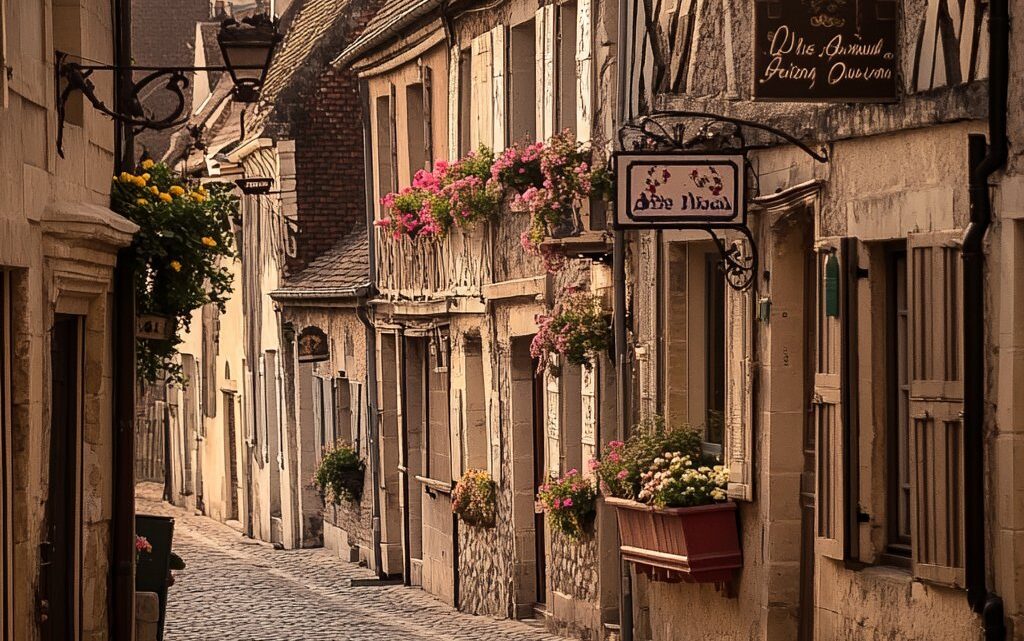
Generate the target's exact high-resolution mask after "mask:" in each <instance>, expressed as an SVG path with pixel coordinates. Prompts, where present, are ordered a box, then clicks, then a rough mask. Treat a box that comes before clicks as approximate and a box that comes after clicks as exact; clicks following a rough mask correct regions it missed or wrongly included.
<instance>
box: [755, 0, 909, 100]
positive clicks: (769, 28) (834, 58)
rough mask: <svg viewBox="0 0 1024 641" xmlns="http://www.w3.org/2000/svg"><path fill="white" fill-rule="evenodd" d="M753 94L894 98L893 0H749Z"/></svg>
mask: <svg viewBox="0 0 1024 641" xmlns="http://www.w3.org/2000/svg"><path fill="white" fill-rule="evenodd" d="M756 7H757V8H756V16H755V22H754V98H755V99H760V100H794V101H808V102H821V101H827V102H891V101H893V100H896V96H897V93H896V80H897V56H896V47H897V43H896V30H897V20H896V18H897V12H898V7H897V4H896V0H757V2H756Z"/></svg>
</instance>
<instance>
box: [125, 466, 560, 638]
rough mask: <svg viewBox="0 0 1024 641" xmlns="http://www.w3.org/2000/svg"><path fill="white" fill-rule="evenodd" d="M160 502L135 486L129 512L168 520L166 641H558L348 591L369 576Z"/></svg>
mask: <svg viewBox="0 0 1024 641" xmlns="http://www.w3.org/2000/svg"><path fill="white" fill-rule="evenodd" d="M159 497H160V488H159V486H146V485H143V486H140V488H139V492H138V507H137V510H138V512H139V513H140V514H160V515H166V516H173V517H174V519H175V523H174V549H175V551H176V552H177V553H178V554H180V555H181V556H182V558H184V559H185V562H186V564H187V568H186V569H185V570H184V571H181V572H178V573H176V582H175V584H174V586H172V587H171V588H170V590H169V594H168V604H167V623H166V629H165V635H164V637H165V641H257V640H258V641H271V640H273V641H285V640H287V641H307V640H309V641H326V640H330V641H335V640H337V641H370V640H373V641H377V640H380V641H406V640H409V641H420V640H422V641H442V640H452V641H455V640H457V641H562V640H561V638H560V637H556V636H552V635H550V634H547V633H545V632H544V631H543V630H542V629H539V628H535V627H531V626H529V625H526V624H524V623H520V622H516V621H499V620H494V619H490V618H487V617H477V616H472V615H468V614H462V613H460V612H456V611H454V610H453V609H451V608H450V607H448V606H446V605H444V604H442V603H440V602H438V601H436V600H435V599H433V598H432V597H430V596H429V595H427V594H426V593H425V592H422V591H421V590H418V589H415V588H407V587H404V586H384V587H351V586H350V585H349V580H350V579H353V578H373V576H374V575H373V573H372V572H370V571H369V570H367V569H366V568H362V567H359V566H357V565H354V564H352V563H348V562H345V561H342V560H341V559H340V558H338V557H336V556H334V555H333V554H331V553H330V552H328V551H326V550H323V549H313V550H275V549H273V548H272V547H271V546H269V545H266V544H262V543H257V542H255V541H252V540H250V539H246V538H244V537H242V536H241V535H240V534H239V533H238V532H237V531H235V530H233V529H231V528H230V527H228V526H226V525H223V524H221V523H218V522H216V521H213V520H212V519H209V518H206V517H203V516H195V515H193V514H191V513H188V512H186V511H185V510H182V509H179V508H176V507H174V506H171V505H168V504H166V503H162V502H161V501H160V500H159Z"/></svg>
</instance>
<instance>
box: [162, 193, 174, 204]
mask: <svg viewBox="0 0 1024 641" xmlns="http://www.w3.org/2000/svg"><path fill="white" fill-rule="evenodd" d="M160 200H162V201H164V202H165V203H169V202H171V201H172V200H173V198H171V195H170V194H160Z"/></svg>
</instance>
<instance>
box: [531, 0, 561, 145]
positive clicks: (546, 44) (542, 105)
mask: <svg viewBox="0 0 1024 641" xmlns="http://www.w3.org/2000/svg"><path fill="white" fill-rule="evenodd" d="M536 21H537V28H536V34H537V36H536V37H537V41H536V54H537V138H538V139H539V140H547V139H548V138H550V137H551V136H552V135H553V134H554V133H555V131H554V129H555V46H556V42H557V41H556V40H555V6H554V5H550V4H549V5H547V6H545V7H541V8H540V9H538V10H537V14H536Z"/></svg>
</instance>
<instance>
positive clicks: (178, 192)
mask: <svg viewBox="0 0 1024 641" xmlns="http://www.w3.org/2000/svg"><path fill="white" fill-rule="evenodd" d="M167 191H169V192H171V194H172V195H174V196H180V195H182V194H184V193H185V190H184V189H182V188H181V187H179V186H177V185H174V186H173V187H171V188H170V189H168V190H167Z"/></svg>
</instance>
